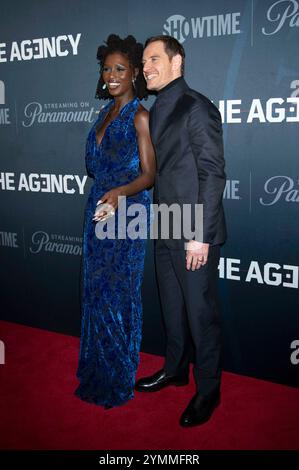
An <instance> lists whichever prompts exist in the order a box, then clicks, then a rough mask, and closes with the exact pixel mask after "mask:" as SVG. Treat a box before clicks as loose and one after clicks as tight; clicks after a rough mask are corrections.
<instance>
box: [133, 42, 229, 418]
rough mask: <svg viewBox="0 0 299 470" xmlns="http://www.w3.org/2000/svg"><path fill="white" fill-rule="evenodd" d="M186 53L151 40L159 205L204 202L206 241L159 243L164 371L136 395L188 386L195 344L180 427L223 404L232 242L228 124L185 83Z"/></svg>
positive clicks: (147, 53)
mask: <svg viewBox="0 0 299 470" xmlns="http://www.w3.org/2000/svg"><path fill="white" fill-rule="evenodd" d="M184 58H185V52H184V49H183V47H182V45H181V44H180V43H179V42H178V41H177V40H176V39H174V38H172V37H171V36H156V37H153V38H150V39H148V40H147V42H146V44H145V49H144V54H143V66H144V69H143V73H144V77H145V79H146V82H147V87H148V89H149V90H155V91H157V92H158V97H157V99H156V101H155V103H154V105H153V107H152V109H151V112H150V130H151V137H152V141H153V144H154V147H155V151H156V157H157V176H156V182H155V202H157V203H158V204H162V203H166V204H168V205H171V204H173V203H177V204H179V206H180V207H182V205H183V204H190V205H191V206H192V209H194V207H195V204H202V207H203V224H202V239H201V240H198V239H192V240H187V241H186V240H184V238H183V237H182V238H181V239H179V240H177V239H174V237H173V238H172V239H169V240H164V239H163V238H161V237H160V238H159V239H158V240H157V241H156V250H155V254H156V271H157V279H158V285H159V292H160V298H161V304H162V311H163V316H164V321H165V327H166V337H167V350H166V358H165V365H164V368H163V369H162V370H160V371H158V372H157V373H155V374H154V375H152V376H151V377H145V378H143V379H140V380H139V381H138V382H137V383H136V390H138V391H140V392H141V391H142V392H146V391H147V392H153V391H157V390H160V389H161V388H164V387H166V386H168V385H176V386H180V385H186V384H187V383H188V371H189V361H190V346H191V345H192V343H193V346H194V377H195V382H196V387H197V392H196V394H195V395H194V397H193V398H192V400H191V402H190V403H189V405H188V406H187V408H186V410H185V411H184V412H183V414H182V416H181V419H180V424H181V425H182V426H185V427H187V426H194V425H199V424H202V423H204V422H206V421H207V420H208V419H209V418H210V417H211V415H212V413H213V411H214V409H215V408H216V406H217V405H218V404H219V401H220V380H221V366H220V349H221V340H220V323H219V316H218V309H217V281H218V269H217V268H218V263H219V257H220V245H221V244H223V243H224V241H225V239H226V228H225V219H224V213H223V206H222V196H223V190H224V186H225V173H224V158H223V143H222V125H221V117H220V114H219V111H218V109H217V108H216V107H215V106H214V105H213V104H212V103H211V101H210V100H208V98H206V97H205V96H203V95H201V94H200V93H198V92H196V91H194V90H191V89H190V88H189V87H188V85H187V84H186V82H185V80H184V78H183V72H184Z"/></svg>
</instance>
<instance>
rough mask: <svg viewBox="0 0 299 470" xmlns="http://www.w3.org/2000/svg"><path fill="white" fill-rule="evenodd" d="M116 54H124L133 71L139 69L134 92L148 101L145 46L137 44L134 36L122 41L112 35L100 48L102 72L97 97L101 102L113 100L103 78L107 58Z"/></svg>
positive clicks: (98, 55) (98, 57) (98, 53)
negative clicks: (144, 62) (143, 59)
mask: <svg viewBox="0 0 299 470" xmlns="http://www.w3.org/2000/svg"><path fill="white" fill-rule="evenodd" d="M115 52H118V53H120V54H123V55H124V56H126V57H127V59H128V60H129V64H130V66H131V67H132V70H134V69H135V68H138V75H137V77H136V80H135V86H134V88H133V90H134V93H135V96H137V97H138V98H139V99H141V100H142V99H144V98H145V99H146V98H147V96H148V92H147V89H146V82H145V79H144V77H143V73H142V53H143V45H142V44H141V43H139V42H137V41H136V39H135V38H134V36H131V35H130V36H127V37H126V38H125V39H121V38H120V37H119V36H117V35H116V34H110V36H108V39H107V41H106V42H105V44H104V45H102V46H99V48H98V51H97V59H98V61H99V64H100V67H101V70H100V79H99V81H98V85H97V89H96V95H95V97H96V98H98V99H100V100H106V99H109V98H111V95H110V94H109V91H108V89H107V88H105V89H103V85H104V81H103V78H102V70H103V67H104V63H105V60H106V57H107V56H108V55H110V54H113V53H115Z"/></svg>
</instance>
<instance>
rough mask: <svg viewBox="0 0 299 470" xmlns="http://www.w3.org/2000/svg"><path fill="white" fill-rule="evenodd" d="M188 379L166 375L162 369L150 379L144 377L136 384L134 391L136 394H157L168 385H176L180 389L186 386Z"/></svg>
mask: <svg viewBox="0 0 299 470" xmlns="http://www.w3.org/2000/svg"><path fill="white" fill-rule="evenodd" d="M188 383H189V379H188V376H187V375H166V372H165V371H164V370H163V369H162V370H159V371H158V372H156V373H155V374H154V375H151V376H150V377H144V378H143V379H140V380H138V381H137V382H136V385H135V390H137V392H157V391H158V390H161V389H162V388H164V387H168V385H176V386H177V387H180V386H182V385H187V384H188Z"/></svg>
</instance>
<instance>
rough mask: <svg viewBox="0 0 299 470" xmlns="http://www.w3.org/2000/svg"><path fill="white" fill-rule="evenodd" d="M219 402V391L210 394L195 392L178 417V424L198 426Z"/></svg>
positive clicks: (206, 418) (209, 415)
mask: <svg viewBox="0 0 299 470" xmlns="http://www.w3.org/2000/svg"><path fill="white" fill-rule="evenodd" d="M219 403H220V392H219V391H217V392H214V393H213V394H211V395H206V396H205V395H200V394H199V393H196V395H194V397H193V398H192V400H191V401H190V403H189V405H188V406H187V408H186V409H185V411H184V413H183V414H182V416H181V419H180V425H181V426H184V427H191V426H199V425H200V424H204V423H206V422H207V421H208V420H209V419H210V417H211V416H212V414H213V411H214V410H215V408H216V407H217V406H218V405H219Z"/></svg>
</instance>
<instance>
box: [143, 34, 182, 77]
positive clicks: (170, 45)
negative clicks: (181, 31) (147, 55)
mask: <svg viewBox="0 0 299 470" xmlns="http://www.w3.org/2000/svg"><path fill="white" fill-rule="evenodd" d="M156 41H161V42H163V44H164V49H165V52H166V54H167V55H168V57H169V60H171V59H172V58H173V57H174V56H175V55H177V54H179V55H180V56H181V57H182V65H181V73H182V75H184V71H185V49H184V48H183V46H182V44H180V43H179V41H178V40H177V39H175V38H173V37H172V36H167V35H165V36H164V35H160V36H152V37H150V38H148V39H147V40H146V42H145V45H144V47H147V46H148V45H149V44H151V43H152V42H156Z"/></svg>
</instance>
